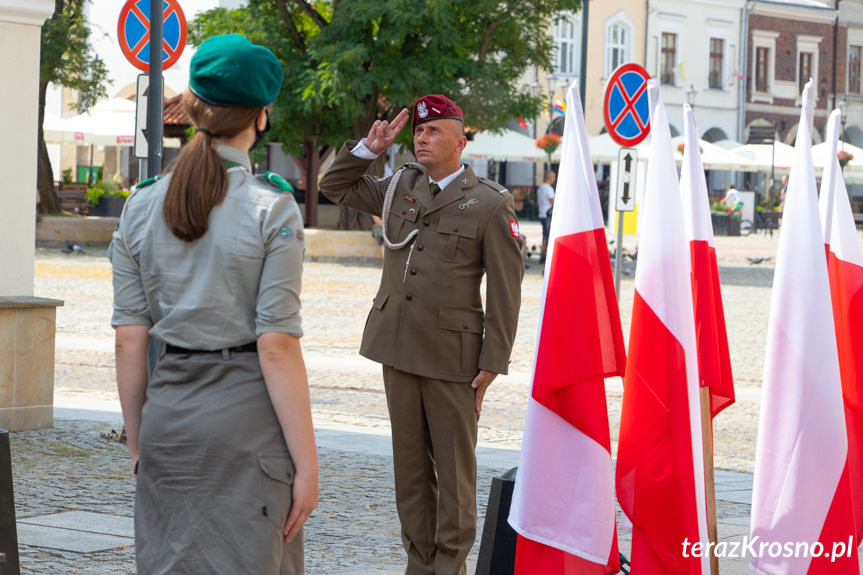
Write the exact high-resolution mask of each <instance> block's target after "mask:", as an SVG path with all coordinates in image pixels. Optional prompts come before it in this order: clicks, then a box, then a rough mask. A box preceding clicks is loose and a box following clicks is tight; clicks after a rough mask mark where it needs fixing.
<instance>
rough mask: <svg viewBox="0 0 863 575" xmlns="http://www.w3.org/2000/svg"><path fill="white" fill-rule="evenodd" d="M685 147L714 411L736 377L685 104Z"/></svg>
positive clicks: (686, 196) (689, 221) (707, 382)
mask: <svg viewBox="0 0 863 575" xmlns="http://www.w3.org/2000/svg"><path fill="white" fill-rule="evenodd" d="M683 131H684V142H685V143H684V148H683V163H682V166H681V169H680V196H681V200H682V202H683V221H684V226H685V229H686V237H687V238H688V239H689V252H690V257H691V260H692V300H693V305H694V309H695V336H696V342H697V345H698V381H699V383H700V384H701V387H708V388H710V415H711V417H715V416H716V414H717V413H719V412H720V411H722V410H723V409H725V408H726V407H728V406H729V405H731V404H732V403H734V381H733V379H732V376H731V357H730V355H729V353H728V335H727V333H726V330H725V311H724V309H723V307H722V293H721V292H720V289H719V269H718V267H717V265H716V246H715V245H714V242H713V224H712V222H711V220H710V198H709V197H708V195H707V181H706V180H705V179H704V167H703V165H702V163H701V151H700V150H699V144H698V129H697V128H696V126H695V114H694V113H693V112H692V108H690V107H689V105H687V104H684V105H683Z"/></svg>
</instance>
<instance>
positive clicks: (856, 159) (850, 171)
mask: <svg viewBox="0 0 863 575" xmlns="http://www.w3.org/2000/svg"><path fill="white" fill-rule="evenodd" d="M839 149H840V150H845V151H846V152H848V153H850V154H851V155H852V156H853V158H852V159H851V161H849V162H848V164H847V165H846V166H845V167H844V168H843V169H842V175H843V176H844V178H845V183H848V184H859V183H863V148H858V147H857V146H855V145H853V144H849V143H848V142H843V141H841V140H840V141H839ZM828 154H830V146H828V145H827V142H822V143H820V144H816V145H814V146H812V163H813V164H814V165H815V170H816V172H820V171H821V170H823V169H824V167H825V166H826V165H827V161H828V160H830V158H828Z"/></svg>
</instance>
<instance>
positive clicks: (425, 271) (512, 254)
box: [320, 142, 524, 382]
mask: <svg viewBox="0 0 863 575" xmlns="http://www.w3.org/2000/svg"><path fill="white" fill-rule="evenodd" d="M354 145H356V143H355V142H348V143H347V144H346V145H345V146H343V147H342V149H341V150H340V151H339V153H338V155H337V156H336V159H335V161H334V162H333V165H332V167H331V168H330V169H329V171H328V172H327V173H326V174H325V175H324V177H323V178H322V179H321V183H320V187H321V191H322V192H323V193H324V195H325V196H327V197H328V198H329V199H331V200H333V201H334V202H336V203H338V204H340V205H344V206H349V207H352V208H356V209H358V210H361V211H363V212H366V213H369V214H374V215H381V217H382V218H384V219H385V221H386V232H387V237H388V238H389V240H390V241H391V242H393V243H396V244H397V243H400V242H402V241H403V240H404V239H405V238H407V237H408V235H409V234H410V233H411V232H412V231H413V230H417V234H416V236H415V237H414V238H413V239H412V240H411V241H410V242H408V243H407V244H406V245H405V246H404V247H403V248H401V249H397V250H393V249H389V248H387V250H386V253H385V255H384V270H383V274H382V277H381V285H380V288H379V289H378V293H377V295H376V296H375V299H374V304H373V306H372V309H371V311H370V312H369V316H368V319H367V320H366V327H365V331H364V333H363V340H362V345H361V347H360V354H361V355H363V356H365V357H367V358H369V359H371V360H373V361H377V362H379V363H382V364H384V365H387V366H391V367H393V368H395V369H398V370H400V371H404V372H407V373H412V374H416V375H419V376H423V377H428V378H432V379H438V380H443V381H457V382H468V381H471V380H472V379H473V378H474V377H475V376H476V374H477V372H478V370H480V369H484V370H487V371H491V372H495V373H501V374H505V373H507V367H508V364H509V357H510V353H511V351H512V345H513V340H514V338H515V332H516V326H517V324H518V311H519V307H520V305H521V280H522V276H523V275H524V261H523V259H522V255H521V248H522V243H523V240H522V238H521V237H520V233H519V231H518V222H517V220H516V216H515V211H514V209H513V206H514V200H513V197H512V195H511V194H510V193H509V192H507V191H506V190H505V189H504V188H503V187H502V186H500V185H499V184H497V183H495V182H492V181H490V180H486V179H484V178H478V177H477V176H476V175H475V174H474V173H473V170H472V169H471V168H470V166H467V167H466V169H465V171H464V172H463V173H462V174H460V175H459V176H458V177H457V178H456V179H455V180H454V181H453V182H451V183H450V184H449V185H448V186H447V187H446V188H445V189H443V190H441V191H440V193H438V195H437V197H435V198H432V194H431V192H430V190H429V178H428V175H427V174H426V171H425V169H424V168H423V167H422V166H421V165H419V164H416V163H409V164H406V165H405V166H404V167H403V168H402V172H401V175H400V179H399V181H398V186H397V187H396V190H395V194H394V196H393V201H392V206H391V208H390V210H389V213H386V214H382V209H383V204H384V196H385V193H386V189H387V186H388V185H389V183H390V179H391V178H387V179H385V180H383V181H378V180H377V179H376V178H374V177H372V176H368V175H363V174H364V173H365V171H366V169H367V168H368V167H369V164H371V161H369V160H364V159H362V158H358V157H356V156H354V155H353V154H351V153H350V149H352V148H353V146H354ZM483 274H486V276H487V281H486V307H485V310H483V307H482V297H481V294H480V284H481V282H482V278H483Z"/></svg>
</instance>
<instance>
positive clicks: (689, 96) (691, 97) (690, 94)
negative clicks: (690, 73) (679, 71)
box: [686, 84, 698, 110]
mask: <svg viewBox="0 0 863 575" xmlns="http://www.w3.org/2000/svg"><path fill="white" fill-rule="evenodd" d="M697 95H698V90H696V89H695V85H694V84H690V85H689V89H688V90H687V91H686V103H687V104H689V107H690V108H692V109H693V110H694V109H695V97H696V96H697Z"/></svg>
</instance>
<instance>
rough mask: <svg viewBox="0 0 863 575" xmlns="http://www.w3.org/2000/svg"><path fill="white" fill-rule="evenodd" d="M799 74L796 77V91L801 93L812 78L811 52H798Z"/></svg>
mask: <svg viewBox="0 0 863 575" xmlns="http://www.w3.org/2000/svg"><path fill="white" fill-rule="evenodd" d="M799 70H800V73H799V75H798V76H797V82H798V85H797V91H798V92H799V93H801V94H802V93H803V87H804V86H805V85H806V82H808V81H809V78H811V77H812V52H800V67H799Z"/></svg>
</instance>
